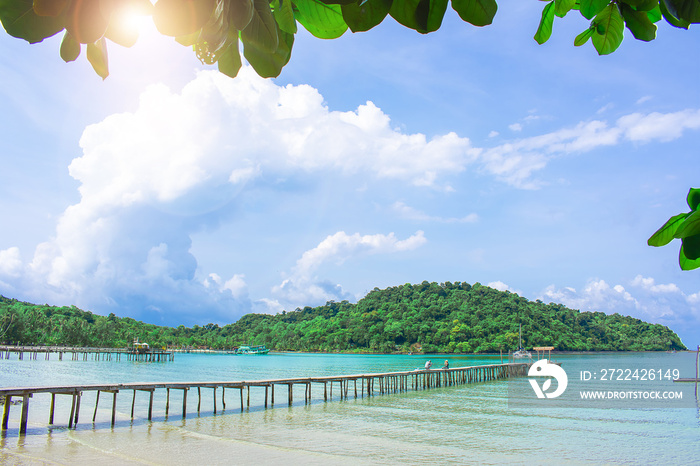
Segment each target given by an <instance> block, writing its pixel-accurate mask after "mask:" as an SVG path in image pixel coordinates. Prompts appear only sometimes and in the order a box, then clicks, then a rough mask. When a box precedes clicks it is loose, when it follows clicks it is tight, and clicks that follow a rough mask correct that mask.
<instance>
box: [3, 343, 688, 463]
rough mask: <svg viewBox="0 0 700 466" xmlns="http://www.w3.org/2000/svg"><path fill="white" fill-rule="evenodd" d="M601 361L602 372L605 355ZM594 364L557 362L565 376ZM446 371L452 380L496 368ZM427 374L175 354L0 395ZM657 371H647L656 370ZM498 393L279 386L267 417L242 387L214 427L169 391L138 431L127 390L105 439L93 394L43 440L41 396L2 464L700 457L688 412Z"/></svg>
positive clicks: (24, 374)
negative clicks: (547, 404)
mask: <svg viewBox="0 0 700 466" xmlns="http://www.w3.org/2000/svg"><path fill="white" fill-rule="evenodd" d="M598 357H599V356H595V358H598ZM600 357H602V358H606V357H607V358H608V359H604V360H605V361H611V359H610V357H611V356H610V355H606V356H600ZM616 357H617V356H616ZM621 357H624V358H627V359H626V362H627V363H630V362H631V363H635V361H637V362H638V363H639V364H640V365H643V364H650V359H649V358H650V356H649V355H644V354H629V355H622V356H621ZM652 357H653V358H671V357H674V358H678V359H676V360H672V361H673V364H679V365H682V366H683V370H684V376H687V375H686V374H687V371H689V370H690V369H689V367H692V364H694V355H690V354H683V353H679V354H677V355H665V354H663V355H652ZM440 358H441V359H442V358H443V357H440ZM595 358H594V357H591V356H566V357H564V358H560V359H562V360H563V363H564V364H563V367H566V368H567V372H568V373H569V374H570V377H573V375H571V374H577V373H578V371H579V370H582V368H585V367H587V366H588V365H590V364H592V362H593V361H595ZM635 358H636V359H635ZM433 359H436V358H433ZM448 359H449V360H450V364H451V366H452V367H457V366H464V365H472V364H475V363H477V364H478V363H493V362H498V361H499V359H498V358H475V357H459V358H457V357H449V358H448ZM686 359H687V361H686ZM691 360H692V361H691ZM424 361H425V357H421V356H412V357H411V356H354V355H318V354H312V355H297V354H284V355H268V356H264V357H237V356H211V355H187V354H178V355H177V356H176V360H175V362H174V363H165V364H164V363H161V364H134V363H127V362H124V361H122V362H105V361H100V362H91V361H88V362H77V361H60V362H59V361H50V362H49V361H7V360H5V361H0V370H2V374H3V382H2V384H3V385H4V386H10V385H41V384H59V383H74V384H75V383H98V382H99V383H104V382H115V381H119V382H130V381H144V382H145V381H151V382H154V381H176V380H179V381H195V380H196V381H206V380H253V379H266V378H282V377H291V376H295V377H296V376H305V375H339V374H357V373H363V372H384V371H395V370H407V369H408V370H410V369H414V368H417V367H420V366H422V363H424ZM661 362H662V361H661V360H654V364H656V363H661ZM664 362H665V363H668V359H666V360H664ZM689 364H690V365H689ZM686 366H688V367H686ZM688 375H689V374H688ZM5 380H7V382H5ZM508 384H509V382H505V381H499V382H488V383H479V384H472V385H466V386H459V387H447V388H440V389H432V390H429V391H418V392H406V393H399V394H392V395H385V396H375V397H371V398H368V397H364V398H358V399H355V398H352V397H351V398H350V399H348V400H339V399H338V396H337V395H338V394H337V393H336V392H335V391H334V395H335V397H334V399H333V401H332V402H328V403H324V402H323V389H322V387H321V386H315V387H314V390H315V391H314V393H313V394H312V396H313V398H312V403H310V404H308V405H306V404H304V401H303V398H304V397H303V388H301V387H300V391H299V392H298V393H297V392H295V394H294V399H295V403H294V405H293V406H291V407H288V406H287V405H286V387H285V389H284V390H282V391H280V393H279V395H276V396H278V397H280V398H279V399H281V400H282V401H283V403H278V404H277V405H275V407H274V408H273V409H264V408H262V407H261V406H262V397H263V396H264V389H263V388H259V389H258V390H256V389H255V388H253V390H252V391H251V409H245V410H244V411H243V412H241V410H240V398H239V392H238V390H227V393H226V410H225V411H223V412H222V411H221V404H220V403H221V399H220V396H221V392H220V391H219V393H218V397H217V402H218V403H219V408H218V409H217V411H218V412H217V414H216V415H215V414H213V413H212V406H213V396H212V393H211V392H212V391H211V390H205V389H203V390H202V409H201V411H200V413H199V414H197V412H196V406H197V396H196V390H194V391H193V390H191V391H190V393H189V395H188V415H187V418H186V419H183V418H182V413H181V400H182V398H181V392H180V391H171V397H170V412H169V416H168V419H167V420H165V409H164V408H165V399H164V393H159V394H158V396H157V397H156V400H155V405H154V421H153V422H149V421H147V420H146V419H145V417H146V410H147V405H148V402H147V400H148V396H147V394H146V393H137V401H136V405H137V409H136V414H137V417H136V419H134V420H133V421H132V420H131V415H130V411H131V400H132V392H130V391H126V392H123V393H120V394H119V395H118V404H117V409H118V414H117V423H116V425H115V427H114V428H111V426H110V418H111V396H107V397H106V398H107V400H108V401H109V402H107V400H102V399H101V400H100V402H101V403H100V408H99V409H98V412H97V417H96V423H95V424H93V423H92V414H93V411H92V410H93V409H94V402H95V399H94V394H85V395H84V396H83V406H82V408H81V416H80V417H81V419H80V423H79V424H78V427H77V428H76V429H75V430H68V429H67V428H66V427H65V426H64V425H63V424H61V423H63V422H65V420H67V418H68V413H69V410H70V397H67V396H64V397H62V398H61V397H60V396H59V397H57V400H58V404H57V410H56V426H53V427H47V425H46V422H47V417H48V400H49V399H50V397H48V396H43V397H42V396H41V395H37V396H36V397H35V399H33V400H32V401H31V405H30V407H31V409H30V425H29V430H28V435H27V436H25V437H18V436H17V433H16V428H11V430H10V431H8V432H7V433H6V434H5V436H4V437H2V438H1V439H0V463H2V464H87V463H99V464H100V466H103V465H111V464H120V465H121V464H193V463H206V464H255V463H261V462H264V463H266V464H267V463H271V462H277V461H280V462H281V461H284V462H286V463H291V464H301V463H303V464H321V463H324V464H350V463H353V464H357V463H360V464H385V463H392V464H396V463H408V464H443V463H455V464H502V463H515V464H525V463H528V464H531V463H538V464H560V463H561V462H567V463H575V464H610V463H613V464H614V463H634V464H638V463H643V464H671V463H676V464H692V463H696V462H697V458H699V457H700V427H699V425H698V411H697V409H677V410H664V409H585V408H581V407H574V408H571V407H568V408H567V407H558V408H552V409H542V410H537V411H533V410H532V409H529V408H527V407H513V403H509V397H511V396H512V390H511V391H509V386H508ZM336 387H337V386H336ZM351 391H352V390H351ZM162 392H164V391H162ZM139 395H141V397H139ZM510 401H512V400H510ZM12 413H13V415H12V418H13V419H12V421H11V426H13V425H14V426H16V421H15V419H14V418H15V414H16V415H17V416H18V415H19V407H14V409H13V411H12Z"/></svg>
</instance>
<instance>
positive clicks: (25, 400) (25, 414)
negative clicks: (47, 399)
mask: <svg viewBox="0 0 700 466" xmlns="http://www.w3.org/2000/svg"><path fill="white" fill-rule="evenodd" d="M31 396H32V394H31V393H25V394H24V395H23V396H22V417H21V418H20V421H19V435H25V434H26V433H27V419H28V418H29V398H30V397H31Z"/></svg>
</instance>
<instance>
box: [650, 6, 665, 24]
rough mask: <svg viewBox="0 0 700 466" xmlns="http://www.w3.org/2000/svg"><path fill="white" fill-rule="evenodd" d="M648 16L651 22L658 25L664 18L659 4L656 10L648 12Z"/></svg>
mask: <svg viewBox="0 0 700 466" xmlns="http://www.w3.org/2000/svg"><path fill="white" fill-rule="evenodd" d="M646 14H647V16H648V17H649V21H651V22H652V23H658V22H659V21H661V18H662V17H663V15H662V14H661V8H659V4H658V3H657V4H656V7H655V8H653V9H651V10H649V11H647V12H646Z"/></svg>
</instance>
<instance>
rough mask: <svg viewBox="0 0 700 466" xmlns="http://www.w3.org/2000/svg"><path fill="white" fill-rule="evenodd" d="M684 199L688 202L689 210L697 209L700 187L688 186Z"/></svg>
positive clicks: (699, 202) (699, 200) (699, 199)
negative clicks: (686, 195)
mask: <svg viewBox="0 0 700 466" xmlns="http://www.w3.org/2000/svg"><path fill="white" fill-rule="evenodd" d="M686 201H687V202H688V207H690V210H698V206H699V205H700V189H698V188H690V191H688V197H687V198H686Z"/></svg>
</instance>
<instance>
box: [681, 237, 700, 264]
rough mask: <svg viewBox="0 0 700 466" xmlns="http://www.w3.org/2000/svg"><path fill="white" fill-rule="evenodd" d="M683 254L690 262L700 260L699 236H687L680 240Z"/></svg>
mask: <svg viewBox="0 0 700 466" xmlns="http://www.w3.org/2000/svg"><path fill="white" fill-rule="evenodd" d="M682 242H683V245H682V246H681V247H682V249H683V254H685V257H686V258H687V259H690V260H691V261H694V260H697V259H700V234H698V235H693V236H688V237H686V238H683V239H682Z"/></svg>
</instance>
